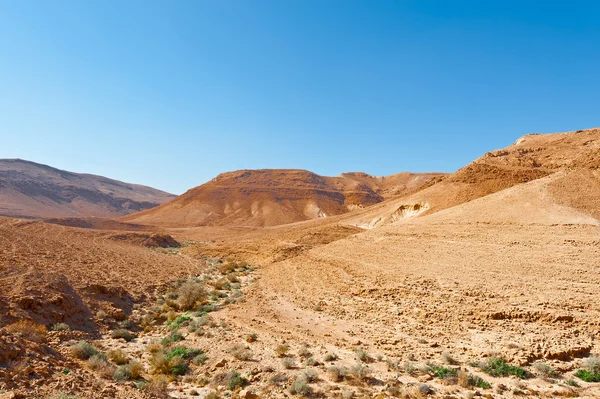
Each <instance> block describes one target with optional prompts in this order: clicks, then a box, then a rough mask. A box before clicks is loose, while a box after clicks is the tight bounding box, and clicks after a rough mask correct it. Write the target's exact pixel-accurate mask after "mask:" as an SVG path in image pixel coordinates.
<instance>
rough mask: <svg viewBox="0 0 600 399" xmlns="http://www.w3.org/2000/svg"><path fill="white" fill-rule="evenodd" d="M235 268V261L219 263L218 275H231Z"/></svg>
mask: <svg viewBox="0 0 600 399" xmlns="http://www.w3.org/2000/svg"><path fill="white" fill-rule="evenodd" d="M236 267H237V265H236V263H235V261H231V262H229V261H228V262H225V263H221V264H220V265H219V266H218V267H217V269H218V270H219V273H221V274H222V275H226V274H229V273H231V272H232V271H234V270H235V268H236Z"/></svg>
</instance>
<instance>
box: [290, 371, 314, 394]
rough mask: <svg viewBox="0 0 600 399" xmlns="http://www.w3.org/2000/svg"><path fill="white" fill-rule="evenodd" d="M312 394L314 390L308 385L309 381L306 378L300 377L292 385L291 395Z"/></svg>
mask: <svg viewBox="0 0 600 399" xmlns="http://www.w3.org/2000/svg"><path fill="white" fill-rule="evenodd" d="M311 392H312V388H311V387H310V385H308V381H306V379H305V378H303V377H302V376H301V377H298V378H297V379H296V380H295V381H294V382H293V383H292V385H290V393H291V394H293V395H302V396H308V395H310V394H311Z"/></svg>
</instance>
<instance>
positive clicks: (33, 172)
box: [0, 159, 175, 219]
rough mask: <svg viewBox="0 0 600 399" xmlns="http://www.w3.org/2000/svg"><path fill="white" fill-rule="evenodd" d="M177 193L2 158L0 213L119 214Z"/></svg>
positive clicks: (45, 215) (35, 215)
mask: <svg viewBox="0 0 600 399" xmlns="http://www.w3.org/2000/svg"><path fill="white" fill-rule="evenodd" d="M173 198H175V196H174V195H172V194H169V193H165V192H164V191H160V190H156V189H154V188H150V187H146V186H140V185H137V184H128V183H123V182H120V181H117V180H111V179H107V178H106V177H102V176H94V175H89V174H80V173H72V172H67V171H64V170H59V169H55V168H52V167H50V166H46V165H41V164H37V163H34V162H29V161H24V160H21V159H1V160H0V215H1V216H10V217H18V218H35V219H42V218H55V217H89V216H95V217H117V216H121V215H126V214H129V213H132V212H138V211H141V210H144V209H148V208H152V207H155V206H157V205H160V204H162V203H164V202H167V201H169V200H171V199H173Z"/></svg>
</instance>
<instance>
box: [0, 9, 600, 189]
mask: <svg viewBox="0 0 600 399" xmlns="http://www.w3.org/2000/svg"><path fill="white" fill-rule="evenodd" d="M597 4H599V2H597V1H588V2H583V1H560V2H558V1H557V2H554V1H545V2H542V1H499V0H498V1H484V0H480V1H479V0H478V1H460V0H458V1H424V0H419V1H416V0H415V1H402V0H396V1H366V0H365V1H352V0H344V1H334V0H332V1H329V0H318V1H317V0H314V1H310V0H301V1H295V0H274V1H239V0H214V1H208V0H207V1H203V0H194V1H166V0H165V1H148V0H143V1H133V0H127V1H121V0H118V1H116V0H115V1H111V0H109V1H107V0H102V1H100V0H97V1H92V0H89V1H76V0H68V1H59V0H53V1H46V0H39V1H33V0H0V158H17V157H18V158H24V159H27V160H32V161H36V162H41V163H46V164H49V165H52V166H55V167H58V168H61V169H67V170H71V171H75V172H89V173H95V174H100V175H105V176H107V177H111V178H116V179H119V180H124V181H127V182H134V183H141V184H147V185H151V186H154V187H157V188H161V189H164V190H167V191H171V192H174V193H181V192H183V191H185V190H187V189H189V188H191V187H193V186H196V185H199V184H201V183H203V182H205V181H207V180H209V179H211V178H212V177H214V176H216V175H217V174H218V173H221V172H224V171H229V170H235V169H242V168H252V169H254V168H302V169H309V170H312V171H314V172H317V173H320V174H324V175H337V174H339V173H341V172H345V171H364V172H367V173H370V174H374V175H387V174H392V173H396V172H400V171H404V170H409V171H447V172H451V171H454V170H456V169H458V168H460V167H461V166H463V165H465V164H467V163H468V162H470V161H472V160H473V159H475V158H477V157H479V156H480V155H482V154H483V153H485V152H486V151H489V150H493V149H496V148H501V147H504V146H506V145H508V144H510V143H512V142H513V141H514V140H515V139H516V138H518V137H519V136H521V135H523V134H526V133H532V132H556V131H567V130H575V129H581V128H586V127H594V126H598V125H600V22H599V21H600V5H597Z"/></svg>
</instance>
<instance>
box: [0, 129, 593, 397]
mask: <svg viewBox="0 0 600 399" xmlns="http://www.w3.org/2000/svg"><path fill="white" fill-rule="evenodd" d="M124 187H129V188H128V189H125V188H124ZM126 193H129V194H128V195H125V194H126ZM0 214H1V215H2V216H1V217H0V327H1V328H0V398H1V399H8V398H40V399H42V398H52V399H55V398H60V399H67V398H69V399H71V398H80V399H84V398H89V399H92V398H140V399H141V398H169V397H170V398H209V399H211V398H212V399H214V398H231V399H235V398H291V397H306V398H346V399H349V398H378V399H379V398H426V397H432V398H447V399H450V398H455V399H459V398H477V397H483V398H520V397H541V398H556V397H578V398H597V397H600V301H599V298H600V261H599V259H600V129H598V128H594V129H586V130H577V131H571V132H564V133H553V134H529V135H526V136H523V137H521V138H519V139H518V140H516V142H514V143H512V144H510V143H507V146H506V147H505V148H502V149H492V148H490V149H489V152H487V153H485V154H482V156H481V157H480V158H478V159H476V160H474V161H473V162H471V163H469V164H468V165H465V166H464V167H462V168H461V169H459V170H458V171H456V172H454V173H450V174H445V173H435V172H432V173H409V172H403V173H399V174H395V175H391V176H387V177H375V176H370V175H368V174H366V173H360V172H353V173H344V174H342V175H340V176H336V177H326V176H320V175H318V174H315V173H312V172H309V171H305V170H296V169H293V170H292V169H277V170H275V169H261V170H240V171H235V172H227V173H223V174H221V175H219V176H218V177H216V178H214V179H213V180H211V181H209V182H207V183H205V184H203V185H201V186H198V187H195V188H191V189H190V190H188V191H187V192H186V193H184V194H183V195H181V196H177V197H176V196H172V195H170V194H167V193H164V192H162V191H158V190H154V189H150V188H147V187H142V186H136V185H128V184H126V183H120V182H115V181H113V180H109V179H106V178H101V177H97V176H89V175H79V174H73V173H70V172H64V171H59V170H57V169H53V168H50V167H46V166H40V165H37V164H33V163H30V162H25V161H13V160H5V161H0Z"/></svg>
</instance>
